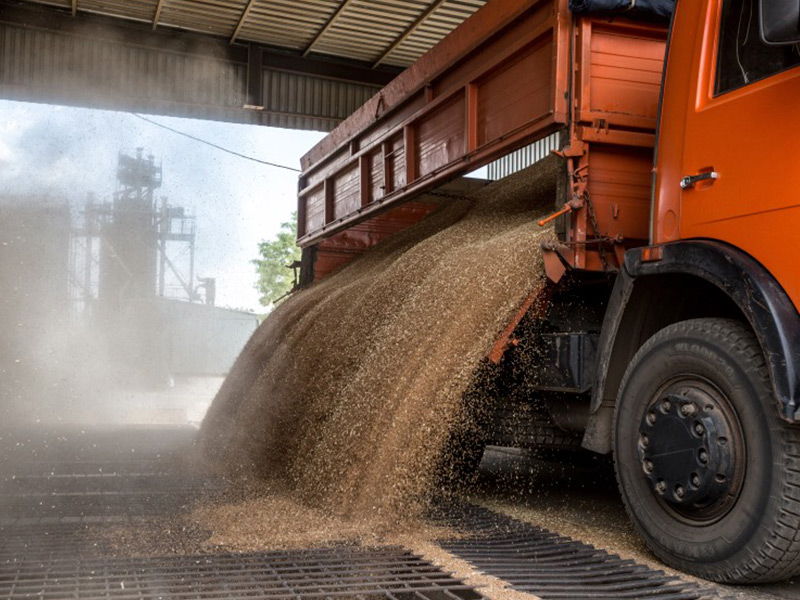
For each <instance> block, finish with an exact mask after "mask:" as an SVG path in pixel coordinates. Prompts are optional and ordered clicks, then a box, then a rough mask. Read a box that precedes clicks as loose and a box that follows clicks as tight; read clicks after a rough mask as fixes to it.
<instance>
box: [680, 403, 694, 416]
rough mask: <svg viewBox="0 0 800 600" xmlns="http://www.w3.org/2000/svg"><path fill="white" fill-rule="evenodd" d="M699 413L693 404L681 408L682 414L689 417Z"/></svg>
mask: <svg viewBox="0 0 800 600" xmlns="http://www.w3.org/2000/svg"><path fill="white" fill-rule="evenodd" d="M696 412H697V408H696V407H695V405H694V404H692V403H691V402H689V403H687V404H684V405H683V406H681V414H682V415H684V416H686V417H688V416H689V415H693V414H694V413H696Z"/></svg>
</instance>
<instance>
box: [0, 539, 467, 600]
mask: <svg viewBox="0 0 800 600" xmlns="http://www.w3.org/2000/svg"><path fill="white" fill-rule="evenodd" d="M0 569H1V570H0V597H3V598H8V599H9V600H20V599H22V598H37V599H40V600H63V599H64V598H81V599H83V600H127V599H134V598H135V599H137V600H168V599H169V600H183V599H187V600H188V599H190V598H191V599H194V600H200V599H209V600H210V599H212V598H213V599H214V600H222V599H226V600H233V599H236V600H239V599H241V598H262V599H278V598H364V599H367V598H389V599H397V600H411V599H416V600H428V599H430V600H447V599H453V600H459V599H460V600H477V599H480V598H481V596H480V594H478V593H477V592H476V591H475V590H474V589H472V588H471V587H470V586H468V585H466V584H464V583H463V582H461V581H459V580H457V579H454V578H452V577H450V576H449V575H447V574H446V573H443V572H442V571H441V570H439V569H438V568H436V567H434V566H433V565H431V564H429V563H427V562H425V561H424V560H422V559H420V558H419V557H416V556H414V555H412V554H410V553H409V552H407V551H406V550H404V549H402V548H380V549H369V548H355V547H340V548H326V549H321V550H310V551H297V552H267V553H259V554H225V555H215V556H180V557H167V558H157V559H152V558H147V559H111V560H95V561H91V560H90V561H71V560H58V561H53V562H50V563H46V564H41V563H25V562H23V563H21V564H17V565H8V564H6V565H4V566H2V567H0Z"/></svg>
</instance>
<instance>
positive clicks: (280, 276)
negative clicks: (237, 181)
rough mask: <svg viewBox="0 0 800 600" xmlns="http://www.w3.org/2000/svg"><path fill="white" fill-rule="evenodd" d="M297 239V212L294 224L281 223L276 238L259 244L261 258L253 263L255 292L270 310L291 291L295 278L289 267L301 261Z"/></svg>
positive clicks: (294, 216) (292, 221) (293, 215)
mask: <svg viewBox="0 0 800 600" xmlns="http://www.w3.org/2000/svg"><path fill="white" fill-rule="evenodd" d="M296 238H297V213H294V214H292V220H291V221H288V222H286V223H281V226H280V229H279V231H278V234H277V235H276V236H275V238H274V239H271V240H265V241H262V242H261V243H260V244H259V245H258V253H259V255H260V258H258V259H255V260H253V261H251V262H252V263H253V264H254V265H255V266H256V273H257V274H258V282H257V283H256V289H257V290H258V291H259V292H260V293H261V298H260V299H259V301H260V302H261V304H262V305H263V306H266V307H267V308H268V309H272V308H273V307H274V305H275V304H276V303H277V302H278V301H280V300H281V298H283V297H284V296H285V295H286V294H287V293H288V292H289V290H291V289H292V284H293V283H294V275H293V273H292V269H290V268H289V267H288V265H291V264H292V263H293V262H294V261H299V260H300V248H298V247H297V245H296V244H295V239H296Z"/></svg>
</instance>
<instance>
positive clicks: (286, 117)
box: [0, 24, 379, 131]
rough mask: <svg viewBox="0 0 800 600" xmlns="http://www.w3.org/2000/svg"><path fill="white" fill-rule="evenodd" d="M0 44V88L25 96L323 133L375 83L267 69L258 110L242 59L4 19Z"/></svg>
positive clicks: (363, 98)
mask: <svg viewBox="0 0 800 600" xmlns="http://www.w3.org/2000/svg"><path fill="white" fill-rule="evenodd" d="M0 48H2V49H3V51H2V53H1V54H2V56H0V91H2V93H3V95H4V96H5V97H9V98H15V99H16V98H18V99H23V100H34V101H36V100H38V101H47V102H61V103H64V104H78V105H88V106H95V107H103V108H115V109H117V110H143V111H148V112H156V113H162V114H170V115H177V116H199V117H204V118H209V117H210V118H221V119H224V120H230V121H237V122H251V123H253V122H255V123H257V122H261V123H262V124H265V125H272V126H277V127H288V128H292V129H311V130H322V131H329V130H331V129H333V128H334V127H335V126H336V125H337V124H338V123H339V122H340V121H341V120H342V119H344V118H345V117H347V116H348V115H349V114H350V113H351V112H352V111H354V110H355V109H356V108H358V107H359V106H361V105H362V104H363V103H364V102H366V101H367V100H368V99H369V98H370V97H372V96H373V95H374V94H375V93H376V92H377V91H378V89H379V88H377V87H375V86H366V85H360V84H355V83H348V82H341V81H335V80H330V79H325V78H321V77H313V76H307V75H301V74H296V73H287V72H282V71H274V70H269V69H267V70H265V71H264V83H263V86H264V88H263V89H264V99H265V111H266V112H264V113H259V112H258V111H242V110H241V108H242V106H243V105H244V104H245V102H246V93H245V80H246V67H245V65H243V64H239V63H232V62H228V61H225V60H222V59H217V58H212V57H207V56H197V55H187V54H177V53H174V52H164V51H158V50H154V49H150V48H142V47H137V46H133V45H126V44H121V43H118V42H114V41H111V40H104V39H91V38H88V37H83V36H68V35H62V34H58V33H54V32H50V31H41V30H34V29H27V28H23V27H16V26H12V25H4V24H0ZM270 111H276V112H278V113H280V114H270Z"/></svg>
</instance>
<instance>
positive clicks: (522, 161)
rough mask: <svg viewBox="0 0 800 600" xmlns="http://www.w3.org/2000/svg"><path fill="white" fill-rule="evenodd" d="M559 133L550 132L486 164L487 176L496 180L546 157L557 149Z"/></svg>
mask: <svg viewBox="0 0 800 600" xmlns="http://www.w3.org/2000/svg"><path fill="white" fill-rule="evenodd" d="M560 135H561V134H560V133H558V132H556V133H552V134H550V135H548V136H547V137H544V138H542V139H541V140H537V141H535V142H534V143H532V144H529V145H528V146H525V147H523V148H520V149H519V150H516V151H515V152H512V153H510V154H507V155H506V156H504V157H502V158H498V159H497V160H496V161H494V162H491V163H489V164H488V165H487V177H488V178H489V179H491V180H495V181H496V180H498V179H502V178H503V177H508V176H509V175H512V174H513V173H516V172H517V171H521V170H522V169H525V168H527V167H529V166H531V165H532V164H534V163H537V162H539V161H540V160H542V159H543V158H547V157H548V156H549V155H550V153H551V152H552V151H553V150H557V149H558V145H559V136H560Z"/></svg>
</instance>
